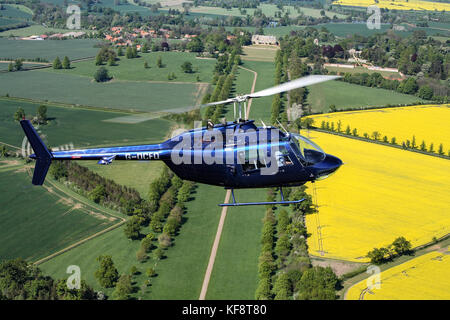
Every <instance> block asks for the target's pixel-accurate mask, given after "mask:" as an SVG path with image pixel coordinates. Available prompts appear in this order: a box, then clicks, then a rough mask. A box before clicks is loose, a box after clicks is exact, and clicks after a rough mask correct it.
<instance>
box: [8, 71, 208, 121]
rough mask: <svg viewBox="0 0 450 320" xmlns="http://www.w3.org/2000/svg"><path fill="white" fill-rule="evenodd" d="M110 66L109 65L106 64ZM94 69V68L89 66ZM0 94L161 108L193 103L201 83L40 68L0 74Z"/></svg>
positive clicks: (96, 105) (82, 103)
mask: <svg viewBox="0 0 450 320" xmlns="http://www.w3.org/2000/svg"><path fill="white" fill-rule="evenodd" d="M108 69H110V68H108ZM92 71H93V72H92V73H94V72H95V68H93V69H92ZM0 88H1V89H0V90H1V92H0V94H1V95H5V94H6V93H8V94H9V95H10V96H13V97H21V98H29V99H37V100H48V101H53V102H61V103H71V104H81V105H88V106H94V107H105V108H116V109H128V110H140V111H148V112H152V111H161V110H168V109H173V108H179V107H186V106H193V105H196V104H197V102H199V101H200V100H201V98H202V95H203V93H204V85H200V84H195V83H172V84H168V83H167V82H160V83H152V82H143V81H140V82H139V81H123V80H114V79H113V80H111V81H109V82H107V83H97V82H95V81H94V80H93V75H92V76H91V77H85V76H78V75H73V74H70V71H69V72H67V73H52V72H46V71H42V70H34V71H26V72H9V73H2V74H0Z"/></svg>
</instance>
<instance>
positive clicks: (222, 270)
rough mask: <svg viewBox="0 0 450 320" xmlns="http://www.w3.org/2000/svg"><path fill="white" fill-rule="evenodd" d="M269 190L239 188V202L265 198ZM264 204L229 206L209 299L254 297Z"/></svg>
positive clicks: (237, 195)
mask: <svg viewBox="0 0 450 320" xmlns="http://www.w3.org/2000/svg"><path fill="white" fill-rule="evenodd" d="M266 195H267V190H266V189H256V190H255V189H252V190H237V191H236V192H235V196H236V201H242V202H247V201H250V202H251V201H264V200H265V199H266ZM264 215H265V207H264V206H248V207H236V208H229V209H228V213H227V218H226V220H225V225H224V227H223V232H222V238H221V240H220V244H219V249H218V250H217V256H216V261H215V263H214V269H213V272H212V275H211V280H210V282H209V287H208V292H207V294H206V299H212V300H215V299H219V300H221V299H227V300H228V299H232V300H233V299H237V300H252V299H254V298H255V290H256V287H257V285H258V257H259V255H260V253H261V230H262V226H263V223H262V219H263V218H264Z"/></svg>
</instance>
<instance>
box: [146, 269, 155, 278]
mask: <svg viewBox="0 0 450 320" xmlns="http://www.w3.org/2000/svg"><path fill="white" fill-rule="evenodd" d="M145 273H146V274H147V277H149V278H150V277H153V276H154V275H155V274H156V271H155V269H154V268H151V267H150V268H148V269H147V271H145Z"/></svg>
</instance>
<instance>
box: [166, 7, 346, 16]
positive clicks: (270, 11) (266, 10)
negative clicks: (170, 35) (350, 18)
mask: <svg viewBox="0 0 450 320" xmlns="http://www.w3.org/2000/svg"><path fill="white" fill-rule="evenodd" d="M258 8H259V9H261V10H262V13H263V14H264V15H266V16H267V17H274V16H275V13H276V12H277V11H280V9H278V8H277V6H276V5H274V4H261V5H260V6H259V7H258ZM169 9H178V10H180V11H183V7H182V6H181V5H177V6H171V7H163V8H161V9H160V10H161V11H168V10H169ZM283 9H284V11H283V12H282V15H284V14H285V13H286V12H289V16H290V17H291V18H295V17H297V16H299V15H301V14H304V15H305V16H310V17H314V18H319V17H320V9H313V8H305V7H300V12H301V13H299V12H297V10H296V9H295V8H294V7H293V6H284V8H283ZM245 10H246V13H245V14H243V13H241V12H240V11H239V9H238V8H231V9H225V8H220V7H205V6H198V7H192V8H191V9H190V12H192V13H204V14H214V15H222V16H235V17H245V16H246V15H247V14H249V15H251V16H253V13H254V12H255V9H252V8H247V9H245ZM325 14H326V16H327V17H329V18H333V16H335V15H336V16H337V17H338V18H345V15H342V14H339V13H335V12H331V11H325Z"/></svg>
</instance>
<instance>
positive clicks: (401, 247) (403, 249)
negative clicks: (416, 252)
mask: <svg viewBox="0 0 450 320" xmlns="http://www.w3.org/2000/svg"><path fill="white" fill-rule="evenodd" d="M392 245H393V247H394V251H395V253H396V254H398V255H402V254H408V253H409V252H411V248H412V246H411V242H409V241H408V240H406V239H405V237H398V238H397V239H395V240H394V242H392Z"/></svg>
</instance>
